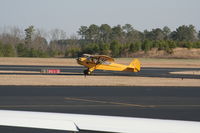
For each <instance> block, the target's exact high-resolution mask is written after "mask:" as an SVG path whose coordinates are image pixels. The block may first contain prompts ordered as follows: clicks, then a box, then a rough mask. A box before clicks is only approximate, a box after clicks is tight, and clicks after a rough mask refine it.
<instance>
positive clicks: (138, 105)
mask: <svg viewBox="0 0 200 133" xmlns="http://www.w3.org/2000/svg"><path fill="white" fill-rule="evenodd" d="M64 99H65V100H74V101H84V102H95V103H103V104H115V105H122V106H132V107H142V108H147V107H148V108H154V107H155V105H141V104H131V103H121V102H109V101H98V100H90V99H83V98H73V97H65V98H64Z"/></svg>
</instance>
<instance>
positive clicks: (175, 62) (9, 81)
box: [0, 58, 200, 86]
mask: <svg viewBox="0 0 200 133" xmlns="http://www.w3.org/2000/svg"><path fill="white" fill-rule="evenodd" d="M131 61H132V58H120V59H116V62H118V63H122V64H129V63H130V62H131ZM140 61H141V63H142V66H143V67H166V68H167V67H177V68H178V67H180V68H183V67H186V68H188V67H189V68H200V60H196V59H145V58H141V59H140ZM0 65H31V66H33V65H39V66H78V64H77V63H76V60H75V59H69V58H0ZM0 73H4V74H1V75H0V85H45V86H48V85H56V86H57V85H61V86H65V85H66V86H200V80H199V79H180V78H159V77H154V78H153V77H134V76H100V75H91V76H87V77H86V78H85V77H84V76H83V75H75V74H74V75H73V73H71V74H69V75H67V74H66V75H31V73H39V72H30V71H29V72H27V71H21V73H29V74H28V75H23V74H15V73H20V72H19V71H0ZM10 73H13V74H12V75H10ZM187 73H188V72H187ZM191 73H192V72H191ZM197 73H198V72H197ZM180 74H184V72H183V73H180Z"/></svg>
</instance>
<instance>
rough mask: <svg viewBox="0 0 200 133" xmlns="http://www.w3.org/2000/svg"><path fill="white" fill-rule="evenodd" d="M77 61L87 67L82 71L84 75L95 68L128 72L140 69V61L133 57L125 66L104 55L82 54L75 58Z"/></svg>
mask: <svg viewBox="0 0 200 133" xmlns="http://www.w3.org/2000/svg"><path fill="white" fill-rule="evenodd" d="M77 63H78V64H80V65H83V66H85V67H86V68H87V69H86V70H84V71H83V73H84V74H85V75H90V74H91V73H92V72H93V71H94V70H96V69H97V70H110V71H128V72H139V71H140V61H139V60H138V59H134V60H133V61H132V62H131V63H130V65H128V66H127V65H122V64H117V63H115V60H114V59H113V58H111V57H109V56H106V55H89V54H83V57H79V58H78V59H77Z"/></svg>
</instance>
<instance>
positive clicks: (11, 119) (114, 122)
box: [0, 110, 200, 133]
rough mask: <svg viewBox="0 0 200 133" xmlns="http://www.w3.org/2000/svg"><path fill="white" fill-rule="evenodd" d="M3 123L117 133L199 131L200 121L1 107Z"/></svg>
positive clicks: (196, 132)
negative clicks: (16, 109)
mask: <svg viewBox="0 0 200 133" xmlns="http://www.w3.org/2000/svg"><path fill="white" fill-rule="evenodd" d="M0 125H2V126H14V127H28V128H41V129H54V130H66V131H72V132H78V131H80V130H87V131H99V132H116V133H200V122H191V121H177V120H160V119H145V118H132V117H115V116H98V115H80V114H65V113H45V112H28V111H8V110H0Z"/></svg>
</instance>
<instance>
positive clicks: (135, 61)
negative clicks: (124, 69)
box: [129, 59, 141, 72]
mask: <svg viewBox="0 0 200 133" xmlns="http://www.w3.org/2000/svg"><path fill="white" fill-rule="evenodd" d="M140 67H141V63H140V61H139V60H138V59H133V61H132V62H131V63H130V65H129V68H133V72H139V71H140Z"/></svg>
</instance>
